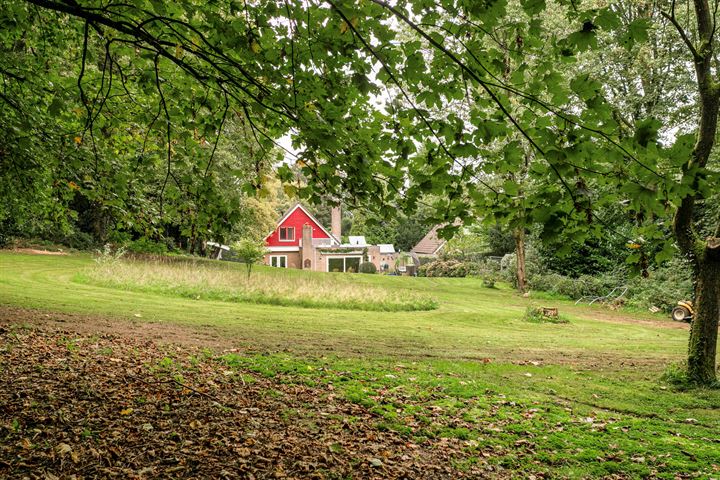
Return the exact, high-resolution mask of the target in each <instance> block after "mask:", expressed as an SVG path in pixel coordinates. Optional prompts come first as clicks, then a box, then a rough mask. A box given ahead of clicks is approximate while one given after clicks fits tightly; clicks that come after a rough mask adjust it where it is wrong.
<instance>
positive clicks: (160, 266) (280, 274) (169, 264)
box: [76, 258, 437, 311]
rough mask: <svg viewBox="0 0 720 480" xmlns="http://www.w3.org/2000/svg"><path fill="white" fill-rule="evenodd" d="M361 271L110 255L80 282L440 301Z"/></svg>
mask: <svg viewBox="0 0 720 480" xmlns="http://www.w3.org/2000/svg"><path fill="white" fill-rule="evenodd" d="M356 275H359V274H335V273H333V274H320V273H308V272H301V271H294V270H286V269H270V268H255V269H253V273H252V275H251V276H250V277H249V278H248V276H247V272H246V270H245V268H244V266H243V265H238V264H232V263H224V262H208V261H202V260H200V261H193V260H179V261H178V260H177V259H173V260H168V259H163V258H153V259H110V260H109V261H98V262H97V263H96V265H95V266H94V267H93V268H91V269H89V270H88V271H86V272H84V273H83V274H81V275H79V276H78V278H77V279H76V280H78V281H81V282H87V283H93V284H97V285H102V286H106V287H111V288H118V289H122V290H129V291H143V292H150V293H157V294H165V295H173V296H181V297H186V298H193V299H197V300H218V301H227V302H249V303H260V304H269V305H282V306H295V307H305V308H340V309H352V310H373V311H408V310H430V309H433V308H436V306H437V305H436V303H435V302H434V301H433V300H432V299H428V298H427V297H421V296H419V295H417V294H414V293H411V292H408V291H406V290H404V289H403V290H396V289H388V288H383V287H381V286H374V285H368V284H366V283H365V282H360V281H359V278H358V277H357V276H356Z"/></svg>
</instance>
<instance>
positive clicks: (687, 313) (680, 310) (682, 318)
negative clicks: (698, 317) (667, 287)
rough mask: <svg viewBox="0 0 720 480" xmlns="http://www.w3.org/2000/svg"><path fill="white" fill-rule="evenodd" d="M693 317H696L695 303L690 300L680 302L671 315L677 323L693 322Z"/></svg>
mask: <svg viewBox="0 0 720 480" xmlns="http://www.w3.org/2000/svg"><path fill="white" fill-rule="evenodd" d="M693 315H695V310H694V309H693V303H692V302H691V301H689V300H681V301H679V302H678V304H677V307H675V308H673V310H672V313H671V314H670V316H671V317H672V319H673V320H675V321H676V322H692V319H693Z"/></svg>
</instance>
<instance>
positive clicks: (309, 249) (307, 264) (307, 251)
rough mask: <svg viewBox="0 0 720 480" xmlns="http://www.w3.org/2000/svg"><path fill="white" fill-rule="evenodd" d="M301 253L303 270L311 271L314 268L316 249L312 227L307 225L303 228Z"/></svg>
mask: <svg viewBox="0 0 720 480" xmlns="http://www.w3.org/2000/svg"><path fill="white" fill-rule="evenodd" d="M300 253H301V256H302V268H303V269H311V270H312V268H313V262H314V261H315V249H314V248H313V243H312V227H311V226H310V225H308V224H307V223H306V224H305V225H303V228H302V247H300Z"/></svg>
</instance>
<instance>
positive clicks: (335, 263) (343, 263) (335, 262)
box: [327, 257, 360, 273]
mask: <svg viewBox="0 0 720 480" xmlns="http://www.w3.org/2000/svg"><path fill="white" fill-rule="evenodd" d="M327 266H328V272H351V273H357V271H358V270H359V269H360V257H330V258H328V263H327Z"/></svg>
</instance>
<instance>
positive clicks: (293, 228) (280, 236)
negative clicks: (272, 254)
mask: <svg viewBox="0 0 720 480" xmlns="http://www.w3.org/2000/svg"><path fill="white" fill-rule="evenodd" d="M283 228H284V229H285V230H288V231H289V232H292V238H286V239H284V240H283V238H282V230H283ZM278 240H279V241H281V242H294V241H295V227H280V228H278Z"/></svg>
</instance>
